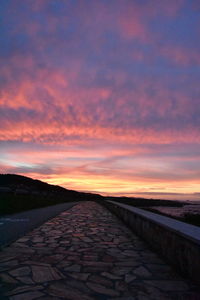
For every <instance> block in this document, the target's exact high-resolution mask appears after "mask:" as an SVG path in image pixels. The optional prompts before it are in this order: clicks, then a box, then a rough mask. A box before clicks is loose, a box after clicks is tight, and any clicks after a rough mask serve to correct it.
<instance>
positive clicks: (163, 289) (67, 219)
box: [0, 202, 200, 300]
mask: <svg viewBox="0 0 200 300" xmlns="http://www.w3.org/2000/svg"><path fill="white" fill-rule="evenodd" d="M0 278H1V287H0V289H1V297H0V299H1V300H2V299H10V300H32V299H38V300H42V299H43V300H51V299H52V300H58V299H69V300H92V299H97V300H98V299H99V300H100V299H102V300H106V299H109V300H112V299H113V300H114V299H115V300H118V299H121V300H133V299H135V300H147V299H148V300H149V299H152V300H156V299H158V300H165V299H176V300H178V299H180V300H197V299H200V294H199V293H198V292H197V291H195V286H193V285H192V284H191V283H190V282H187V281H186V280H183V279H182V278H180V277H179V276H178V275H177V274H176V273H175V272H174V271H173V270H172V269H171V268H170V267H169V266H168V265H166V264H165V263H164V262H163V261H162V260H161V259H160V258H158V257H157V255H156V254H154V253H153V252H151V251H150V250H149V249H148V247H147V245H146V244H145V243H144V242H142V241H141V240H140V239H139V238H138V237H137V236H135V235H134V234H133V233H132V232H131V231H130V230H129V229H128V228H126V226H125V225H123V224H122V223H121V221H119V220H118V219H117V218H116V217H115V216H113V215H112V214H111V213H110V212H109V211H107V210H106V209H105V208H103V207H101V206H100V205H98V204H96V203H94V202H84V203H80V204H78V205H76V206H74V207H73V208H71V209H69V210H67V211H65V212H63V213H61V214H60V215H59V216H57V217H55V218H54V219H52V220H50V221H48V222H46V223H44V224H43V225H42V226H40V227H38V228H36V229H35V230H33V231H32V232H30V233H29V234H27V235H25V236H24V237H22V238H20V239H18V240H17V241H16V242H15V243H13V244H11V245H10V246H9V247H7V248H5V249H4V250H3V251H2V252H1V254H0Z"/></svg>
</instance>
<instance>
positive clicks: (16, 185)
mask: <svg viewBox="0 0 200 300" xmlns="http://www.w3.org/2000/svg"><path fill="white" fill-rule="evenodd" d="M0 199H1V200H0V214H10V213H15V212H19V211H23V210H28V209H33V208H39V207H44V206H49V205H55V204H58V203H63V202H69V201H70V202H71V201H88V200H93V201H104V200H113V201H118V202H121V203H126V204H129V205H134V206H138V207H149V206H177V207H178V206H182V205H183V203H181V202H179V201H171V200H158V199H145V198H131V197H103V196H101V195H99V194H92V193H83V192H77V191H74V190H68V189H66V188H63V187H61V186H58V185H52V184H48V183H45V182H43V181H40V180H36V179H32V178H29V177H26V176H22V175H16V174H0Z"/></svg>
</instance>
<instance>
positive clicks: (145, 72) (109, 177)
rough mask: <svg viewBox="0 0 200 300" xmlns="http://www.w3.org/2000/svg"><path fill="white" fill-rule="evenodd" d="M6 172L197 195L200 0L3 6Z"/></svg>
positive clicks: (23, 0) (0, 82)
mask: <svg viewBox="0 0 200 300" xmlns="http://www.w3.org/2000/svg"><path fill="white" fill-rule="evenodd" d="M0 164H1V169H0V173H16V174H21V175H25V176H29V177H32V178H37V179H40V180H43V181H46V182H48V183H52V184H59V185H62V186H64V187H66V188H69V189H75V190H79V191H91V192H98V193H101V194H104V195H105V194H106V195H125V196H130V195H138V196H144V195H145V196H146V197H151V198H154V197H162V198H167V199H173V198H174V199H177V198H178V199H200V186H199V183H200V1H199V0H188V1H187V0H109V1H108V0H1V1H0Z"/></svg>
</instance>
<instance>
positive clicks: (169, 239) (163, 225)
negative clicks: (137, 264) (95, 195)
mask: <svg viewBox="0 0 200 300" xmlns="http://www.w3.org/2000/svg"><path fill="white" fill-rule="evenodd" d="M104 204H105V206H106V207H107V208H108V209H110V210H111V211H112V212H113V213H115V214H116V215H117V216H118V217H120V218H121V219H122V220H123V221H124V222H125V223H126V224H127V225H128V226H129V227H130V228H131V229H132V230H133V231H134V232H135V233H136V234H137V235H138V236H140V237H141V238H143V239H144V240H145V241H146V242H148V244H149V245H150V246H151V248H153V249H154V250H155V251H156V252H158V253H159V254H160V255H161V256H162V257H163V258H164V259H165V260H166V261H167V262H168V263H170V264H171V265H173V266H174V267H175V268H176V269H177V271H179V272H180V273H181V274H182V275H184V276H185V277H189V278H190V279H192V280H193V281H195V282H197V283H198V284H200V228H199V227H197V226H193V225H189V224H186V223H184V222H180V221H177V220H175V219H172V218H168V217H165V216H162V215H158V214H155V213H151V212H148V211H145V210H143V209H139V208H136V207H132V206H130V205H126V204H121V203H118V202H115V201H105V203H104Z"/></svg>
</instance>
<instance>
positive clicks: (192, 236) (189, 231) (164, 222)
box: [107, 200, 200, 245]
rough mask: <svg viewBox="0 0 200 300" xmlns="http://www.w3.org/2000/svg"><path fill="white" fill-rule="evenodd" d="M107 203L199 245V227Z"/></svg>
mask: <svg viewBox="0 0 200 300" xmlns="http://www.w3.org/2000/svg"><path fill="white" fill-rule="evenodd" d="M107 202H111V203H113V204H115V205H118V206H120V207H122V208H125V209H127V210H129V211H131V212H133V213H135V214H137V215H140V216H142V217H143V218H146V219H148V220H150V221H151V222H153V223H157V224H158V225H160V226H162V227H165V228H167V229H168V230H171V231H173V232H176V233H177V234H179V235H181V236H183V237H184V238H187V239H189V240H191V241H193V242H195V243H197V244H199V245H200V227H198V226H195V225H190V224H187V223H185V222H181V221H178V220H175V219H173V218H170V217H165V216H162V215H159V214H156V213H152V212H150V211H146V210H144V209H141V208H137V207H134V206H131V205H128V204H122V203H119V202H116V201H111V200H107Z"/></svg>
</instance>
